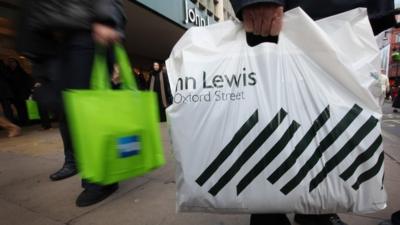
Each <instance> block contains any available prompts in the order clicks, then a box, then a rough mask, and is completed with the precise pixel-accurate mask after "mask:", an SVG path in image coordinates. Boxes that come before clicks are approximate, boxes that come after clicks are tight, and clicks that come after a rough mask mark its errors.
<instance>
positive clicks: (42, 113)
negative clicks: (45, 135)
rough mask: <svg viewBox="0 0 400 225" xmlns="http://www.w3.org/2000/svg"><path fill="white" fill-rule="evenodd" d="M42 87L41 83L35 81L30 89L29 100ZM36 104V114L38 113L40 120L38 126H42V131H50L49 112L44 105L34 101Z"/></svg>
mask: <svg viewBox="0 0 400 225" xmlns="http://www.w3.org/2000/svg"><path fill="white" fill-rule="evenodd" d="M41 87H42V83H41V81H36V83H35V84H34V86H33V89H32V95H31V97H30V99H32V100H35V99H33V98H34V97H33V96H36V95H35V93H36V92H37V91H36V90H37V89H40V88H41ZM36 104H37V108H38V112H39V117H40V118H39V120H40V125H41V126H42V128H43V130H48V129H50V128H51V127H52V126H51V118H50V117H51V113H50V110H48V109H47V107H46V106H45V105H43V104H42V102H41V101H37V100H36Z"/></svg>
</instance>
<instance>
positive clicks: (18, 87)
mask: <svg viewBox="0 0 400 225" xmlns="http://www.w3.org/2000/svg"><path fill="white" fill-rule="evenodd" d="M6 79H7V80H8V84H9V85H10V89H11V91H12V94H13V98H12V104H13V105H14V106H15V109H16V110H17V115H18V123H19V124H20V125H27V124H28V121H29V119H28V110H27V108H26V100H27V99H28V98H29V96H30V95H31V90H32V88H33V83H34V82H33V78H32V77H31V76H30V75H28V74H27V73H26V72H25V70H24V69H23V68H22V67H21V64H20V63H19V62H18V60H16V59H14V58H9V59H8V60H7V70H6Z"/></svg>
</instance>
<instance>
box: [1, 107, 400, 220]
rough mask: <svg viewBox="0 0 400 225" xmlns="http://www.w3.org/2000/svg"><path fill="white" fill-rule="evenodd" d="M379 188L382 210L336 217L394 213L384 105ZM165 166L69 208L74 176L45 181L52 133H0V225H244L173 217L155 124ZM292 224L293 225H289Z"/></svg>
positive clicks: (52, 155)
mask: <svg viewBox="0 0 400 225" xmlns="http://www.w3.org/2000/svg"><path fill="white" fill-rule="evenodd" d="M384 113H385V116H384V118H383V123H382V127H383V136H384V148H385V152H386V159H385V163H386V175H385V184H386V189H387V191H388V195H389V201H388V208H387V209H385V210H383V211H381V212H378V213H374V214H367V215H351V214H346V215H341V216H342V218H343V220H345V221H346V222H347V223H348V224H349V225H376V224H378V223H379V222H380V221H381V220H382V219H386V218H389V217H390V215H391V213H392V212H393V211H396V210H400V192H399V190H400V189H399V187H400V147H399V146H400V114H392V113H391V108H390V107H389V105H385V108H384ZM161 129H162V133H163V142H164V146H165V151H166V157H167V160H168V163H167V165H166V166H164V167H163V168H161V169H159V170H157V171H155V172H153V173H151V174H148V175H146V176H144V177H140V178H136V179H134V180H131V181H128V182H123V183H121V185H120V189H119V190H118V191H117V192H116V193H115V194H114V195H113V196H111V197H110V198H109V199H107V200H105V201H104V202H101V203H100V204H97V205H95V206H92V207H88V208H77V207H75V199H76V197H77V195H78V194H79V193H80V192H81V190H82V189H81V188H80V179H79V177H78V176H75V177H73V178H70V179H66V180H64V181H59V182H51V181H50V180H49V179H48V176H49V174H50V173H52V172H54V171H56V170H57V169H59V168H60V166H61V165H62V163H63V150H62V145H61V139H60V137H59V134H58V131H57V129H51V130H48V131H42V130H41V129H40V128H39V127H38V126H34V127H30V128H28V129H26V130H24V135H23V136H21V137H18V138H14V139H8V138H6V137H5V132H4V131H0V224H4V225H20V224H21V225H25V224H27V225H60V224H74V225H75V224H76V225H92V224H99V225H125V224H132V225H247V224H249V216H248V215H218V214H200V213H185V214H177V213H175V177H174V176H175V174H174V170H175V169H174V159H173V157H172V153H171V147H170V144H169V139H168V137H167V134H168V132H167V128H166V125H165V124H162V125H161ZM293 224H294V223H293Z"/></svg>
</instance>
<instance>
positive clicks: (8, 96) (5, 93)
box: [0, 60, 15, 121]
mask: <svg viewBox="0 0 400 225" xmlns="http://www.w3.org/2000/svg"><path fill="white" fill-rule="evenodd" d="M13 98H14V96H13V94H12V91H11V88H10V84H9V82H8V80H7V78H6V65H5V63H4V62H3V61H2V60H0V103H1V107H2V108H3V113H4V116H5V117H6V118H7V119H8V120H10V121H15V119H14V112H13V109H12V101H13Z"/></svg>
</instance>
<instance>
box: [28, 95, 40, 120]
mask: <svg viewBox="0 0 400 225" xmlns="http://www.w3.org/2000/svg"><path fill="white" fill-rule="evenodd" d="M26 109H27V111H28V118H29V119H30V120H38V119H40V115H39V109H38V105H37V103H36V101H34V100H31V99H28V100H26Z"/></svg>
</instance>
